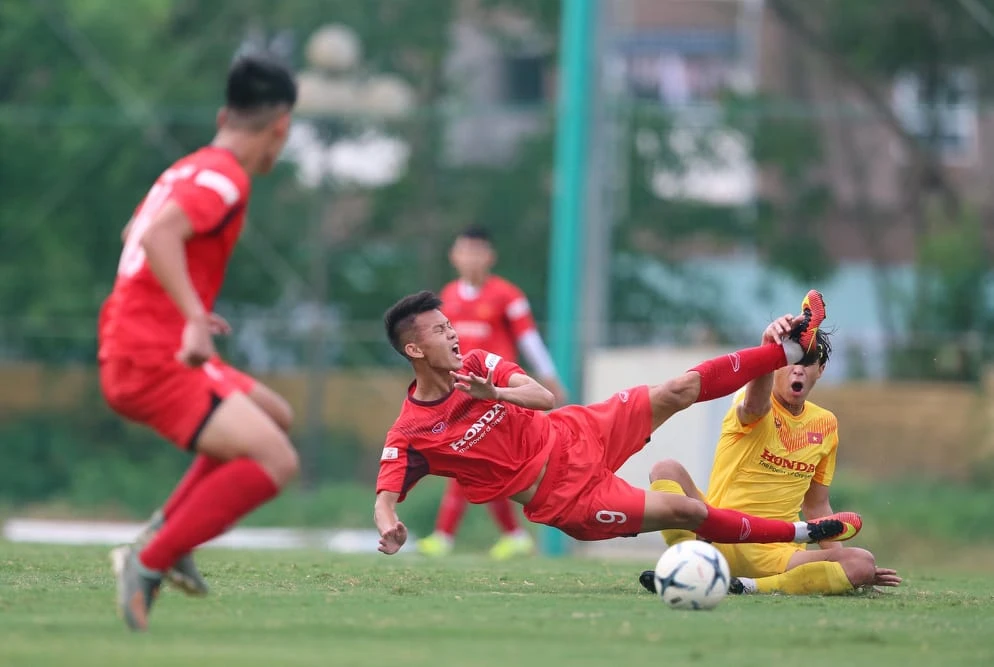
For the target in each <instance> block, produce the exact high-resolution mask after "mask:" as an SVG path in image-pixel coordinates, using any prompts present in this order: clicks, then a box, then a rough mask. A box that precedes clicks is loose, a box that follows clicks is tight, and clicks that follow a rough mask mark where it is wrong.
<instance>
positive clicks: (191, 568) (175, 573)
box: [134, 381, 293, 597]
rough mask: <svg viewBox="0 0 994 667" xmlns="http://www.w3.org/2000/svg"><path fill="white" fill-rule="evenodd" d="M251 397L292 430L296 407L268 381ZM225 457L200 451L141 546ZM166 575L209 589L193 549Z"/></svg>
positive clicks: (184, 586) (189, 588)
mask: <svg viewBox="0 0 994 667" xmlns="http://www.w3.org/2000/svg"><path fill="white" fill-rule="evenodd" d="M247 396H248V397H249V399H250V400H251V401H252V402H253V403H255V404H256V405H258V406H259V407H260V408H262V410H263V411H264V412H265V413H266V414H267V415H269V417H270V418H272V420H273V421H274V422H276V425H277V426H279V427H280V429H281V430H282V431H283V432H284V433H289V432H290V428H291V426H292V425H293V408H291V407H290V404H289V403H288V402H287V401H286V399H284V398H283V397H282V396H280V395H279V394H277V393H276V392H275V391H273V390H272V389H270V388H269V387H267V386H266V385H265V384H263V383H261V382H258V381H256V382H255V383H254V384H253V385H252V389H251V390H250V391H249V392H248V394H247ZM221 463H223V461H220V460H218V459H212V458H210V457H206V456H204V455H202V454H201V455H199V456H198V457H197V458H196V459H195V460H194V462H193V464H191V466H190V469H189V470H188V471H187V474H186V475H185V476H184V478H183V479H182V480H181V481H180V483H179V484H178V485H177V486H176V489H175V490H174V491H173V493H172V494H171V495H170V497H169V500H167V501H166V504H165V505H164V506H163V507H162V508H160V509H158V510H156V511H155V512H154V513H153V514H152V516H151V518H150V519H149V521H148V524H147V525H146V526H145V528H144V529H143V530H142V532H141V533H140V534H139V535H138V537H137V538H136V540H135V542H134V544H135V546H136V547H138V549H139V550H140V549H141V548H142V547H144V546H145V545H146V544H148V542H149V541H150V540H151V539H152V537H154V536H155V534H156V533H157V532H158V531H159V529H161V528H162V525H163V524H164V523H165V520H166V516H167V515H172V514H173V513H174V512H175V511H176V509H177V508H178V507H179V506H180V504H182V502H183V501H184V500H185V499H186V497H188V496H189V493H190V491H191V490H192V489H193V488H194V487H195V486H196V485H197V484H199V483H200V481H201V480H203V478H204V477H206V476H207V475H209V474H210V473H212V472H213V471H214V470H215V469H216V468H217V467H218V466H220V465H221ZM165 579H166V581H167V582H169V583H170V584H171V585H172V586H174V587H176V588H177V589H179V590H181V591H183V592H184V593H186V594H187V595H191V596H194V597H203V596H205V595H207V594H208V592H209V591H210V588H209V586H208V585H207V580H206V579H204V576H203V575H202V574H201V573H200V570H199V569H198V568H197V564H196V563H195V562H194V560H193V553H192V552H191V553H187V554H183V556H181V557H180V559H179V560H178V561H176V564H175V565H173V567H171V568H169V570H167V571H166V573H165Z"/></svg>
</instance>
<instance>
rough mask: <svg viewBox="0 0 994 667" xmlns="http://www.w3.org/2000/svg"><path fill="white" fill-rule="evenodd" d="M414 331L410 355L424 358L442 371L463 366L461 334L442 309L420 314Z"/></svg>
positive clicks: (409, 347)
mask: <svg viewBox="0 0 994 667" xmlns="http://www.w3.org/2000/svg"><path fill="white" fill-rule="evenodd" d="M414 332H415V333H414V339H413V341H412V342H410V343H408V347H407V353H408V355H410V356H411V357H413V358H416V359H417V358H420V359H424V360H425V361H427V362H428V365H429V366H431V367H432V368H434V369H438V370H442V371H457V370H459V369H460V368H462V353H461V350H460V349H459V336H458V334H456V330H455V329H453V328H452V322H449V318H447V317H446V316H445V315H444V314H443V313H442V311H440V310H433V311H431V312H429V313H421V314H420V315H418V318H417V320H416V321H415V327H414Z"/></svg>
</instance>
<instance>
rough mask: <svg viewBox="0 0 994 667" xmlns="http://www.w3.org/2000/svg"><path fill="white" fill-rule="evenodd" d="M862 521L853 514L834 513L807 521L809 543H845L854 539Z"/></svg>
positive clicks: (861, 525)
mask: <svg viewBox="0 0 994 667" xmlns="http://www.w3.org/2000/svg"><path fill="white" fill-rule="evenodd" d="M862 527H863V519H861V518H860V516H859V515H858V514H856V513H855V512H836V513H835V514H829V515H828V516H825V517H821V518H820V519H814V520H812V521H808V541H809V542H826V541H827V542H845V541H846V540H851V539H852V538H854V537H856V534H857V533H859V531H860V529H861V528H862Z"/></svg>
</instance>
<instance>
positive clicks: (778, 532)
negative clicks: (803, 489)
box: [374, 291, 861, 554]
mask: <svg viewBox="0 0 994 667" xmlns="http://www.w3.org/2000/svg"><path fill="white" fill-rule="evenodd" d="M808 303H809V304H810V308H808V309H806V310H805V312H804V314H803V315H801V316H798V317H796V318H781V319H780V320H777V321H775V322H773V323H772V324H771V325H770V326H769V327H768V331H770V332H771V333H773V334H774V335H775V336H776V338H777V339H778V340H780V341H781V342H780V344H775V343H772V344H768V345H761V346H760V347H754V348H750V349H745V350H739V351H738V352H735V353H733V354H728V355H724V356H722V357H718V358H716V359H712V360H710V361H705V362H704V363H702V364H699V365H698V366H695V367H694V368H693V369H691V370H689V371H687V372H686V373H684V374H683V375H681V376H679V377H677V378H674V379H672V380H669V381H667V382H664V383H663V384H658V385H654V386H651V387H650V386H645V385H643V386H640V387H634V388H631V389H628V390H625V391H620V392H618V393H617V394H615V396H614V397H612V398H610V399H608V400H607V401H604V402H602V403H597V404H594V405H589V406H579V405H569V406H566V407H563V408H559V409H557V410H553V411H552V412H548V413H546V412H544V411H545V410H549V409H551V408H552V407H553V397H552V394H551V392H549V390H547V389H545V388H544V387H542V385H540V384H539V383H538V382H537V381H535V380H534V379H532V378H531V377H529V376H528V375H526V374H525V373H524V371H522V370H521V368H520V367H519V366H518V365H517V364H514V363H513V362H510V361H507V360H505V359H502V358H501V357H500V355H497V354H494V353H491V352H487V351H485V350H474V351H472V352H469V353H468V354H467V355H466V356H465V357H464V356H463V354H462V350H461V347H460V343H459V336H458V335H457V334H456V332H455V330H454V329H453V327H452V324H451V322H450V321H449V319H448V318H447V317H446V316H445V315H444V314H443V313H442V311H441V310H439V308H440V307H441V305H442V302H441V300H439V299H438V298H437V297H436V296H435V295H434V294H432V293H431V292H420V293H418V294H412V295H409V296H407V297H405V298H403V299H401V300H400V301H398V302H397V303H396V304H394V305H393V307H391V308H390V310H388V311H387V313H386V315H385V316H384V323H385V325H386V331H387V336H388V338H389V339H390V343H391V344H392V345H393V347H394V349H396V350H397V351H398V352H399V353H400V354H402V355H403V356H404V357H405V358H407V359H408V361H410V362H411V365H412V367H413V368H414V377H415V379H414V382H413V383H412V384H411V387H410V389H409V390H408V395H407V399H406V400H405V401H404V406H403V408H402V409H401V413H400V416H399V417H398V419H397V421H396V422H394V425H393V426H392V427H391V428H390V431H389V432H388V434H387V438H386V443H385V446H384V448H383V453H382V455H381V457H380V472H379V476H378V478H377V482H376V503H375V509H374V520H375V522H376V527H377V529H378V530H379V533H380V546H379V550H380V551H381V552H383V553H386V554H392V553H396V552H397V551H398V550H399V549H400V548H401V547H402V546H403V545H404V542H405V541H406V540H407V528H406V527H405V526H404V524H403V523H402V522H401V521H400V520H399V518H398V517H397V503H399V502H401V501H403V500H404V498H405V496H406V495H407V493H408V491H410V490H411V488H412V487H413V486H414V485H415V484H416V483H417V481H418V480H419V479H421V478H422V477H424V476H425V475H428V474H434V475H440V476H443V477H453V478H455V479H456V480H458V481H459V483H460V484H462V486H463V488H464V489H465V491H466V495H467V496H468V497H469V499H470V501H472V502H475V503H485V502H490V501H491V500H494V499H495V498H511V499H512V500H515V501H517V502H519V503H521V504H522V505H524V512H525V516H526V517H528V519H530V520H531V521H534V522H536V523H542V524H546V525H549V526H553V527H555V528H559V529H560V530H562V531H563V532H565V533H566V534H567V535H570V536H572V537H574V538H576V539H578V540H603V539H608V538H612V537H622V536H631V535H635V534H638V533H642V532H648V531H654V530H662V529H663V528H686V529H688V530H693V531H694V532H695V533H697V534H698V535H699V536H700V537H701V539H706V540H711V541H714V542H721V543H726V542H729V543H732V542H817V541H821V540H831V539H833V538H834V539H837V540H845V539H849V538H851V537H853V536H854V535H855V534H856V533H857V532H858V531H859V528H860V524H861V522H860V519H859V516H858V515H855V514H853V513H851V512H843V513H839V514H833V515H831V516H828V517H824V518H820V519H816V520H812V521H808V522H804V521H796V522H788V521H780V520H775V519H762V518H759V517H756V516H753V515H749V514H744V513H742V512H737V511H735V510H727V509H718V508H715V507H711V506H709V505H707V504H705V503H704V502H702V501H700V500H697V499H693V498H688V497H687V496H684V495H680V494H675V493H664V492H658V491H645V490H643V489H637V488H634V487H632V486H630V485H629V484H628V483H627V482H625V481H623V480H622V479H621V478H619V477H617V476H616V475H615V474H614V472H615V471H616V470H617V469H618V468H620V467H621V465H622V464H623V463H624V462H625V461H626V460H627V459H628V458H629V457H630V456H631V455H632V454H634V453H635V452H637V451H639V450H640V449H642V447H644V446H645V443H646V442H647V440H648V438H649V436H650V434H651V433H652V432H653V431H654V430H656V429H657V428H658V427H659V426H660V425H661V424H662V423H663V422H665V421H666V420H667V419H669V418H670V417H671V416H672V415H673V414H675V413H676V412H678V411H680V410H683V409H685V408H687V407H689V406H691V405H693V404H694V403H696V402H699V401H708V400H712V399H715V398H719V397H721V396H727V395H729V394H731V393H733V392H735V391H736V390H737V389H739V388H740V387H742V386H743V385H744V384H745V383H747V382H749V381H750V380H752V379H755V378H756V377H759V376H761V375H765V374H766V373H769V372H772V371H773V370H775V369H777V368H780V367H782V366H786V365H787V364H788V363H798V362H803V361H805V360H807V361H809V362H810V361H812V360H814V359H816V358H817V354H818V349H817V343H816V334H817V330H818V326H819V325H820V324H821V322H822V320H823V319H824V317H825V308H824V303H823V301H822V299H821V295H820V294H818V293H817V292H813V291H812V292H810V293H809V297H808Z"/></svg>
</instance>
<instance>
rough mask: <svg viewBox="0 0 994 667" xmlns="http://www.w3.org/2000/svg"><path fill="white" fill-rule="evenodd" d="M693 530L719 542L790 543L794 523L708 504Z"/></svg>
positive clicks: (795, 533) (792, 536) (707, 538)
mask: <svg viewBox="0 0 994 667" xmlns="http://www.w3.org/2000/svg"><path fill="white" fill-rule="evenodd" d="M694 532H695V533H697V534H698V535H700V536H701V537H702V538H704V539H705V540H710V541H711V542H718V543H719V544H734V543H736V542H793V541H794V537H795V536H796V535H797V531H796V530H795V529H794V524H792V523H790V522H789V521H780V520H779V519H763V518H760V517H758V516H753V515H752V514H745V513H744V512H739V511H737V510H727V509H718V508H717V507H711V506H710V505H708V517H707V518H706V519H704V521H702V522H701V525H699V526H698V527H697V528H694Z"/></svg>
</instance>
